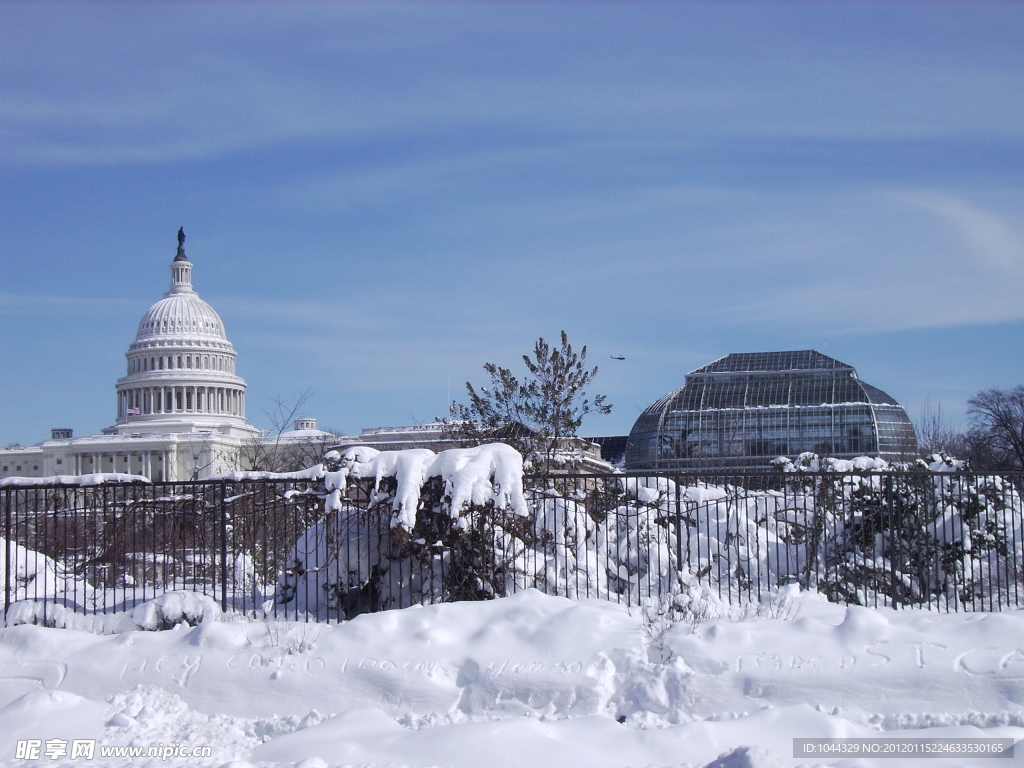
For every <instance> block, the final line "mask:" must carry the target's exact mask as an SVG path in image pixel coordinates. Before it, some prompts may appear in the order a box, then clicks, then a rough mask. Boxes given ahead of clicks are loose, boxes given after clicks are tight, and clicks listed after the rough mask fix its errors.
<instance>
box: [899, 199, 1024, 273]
mask: <svg viewBox="0 0 1024 768" xmlns="http://www.w3.org/2000/svg"><path fill="white" fill-rule="evenodd" d="M899 198H900V199H902V200H904V201H906V202H907V203H909V204H911V205H914V206H916V207H918V208H920V209H921V210H924V211H929V212H930V213H934V214H936V215H938V216H940V217H942V218H943V219H945V220H946V221H947V222H949V223H950V224H952V225H953V227H954V229H955V230H957V232H958V233H959V234H960V236H961V238H962V239H963V241H964V243H965V244H966V245H967V246H968V247H969V248H970V249H971V251H973V253H974V254H976V255H977V256H979V257H981V258H982V259H983V260H984V261H986V262H988V263H989V264H991V265H992V266H995V267H1000V268H1002V269H1005V270H1007V271H1008V272H1011V273H1019V272H1021V270H1022V269H1024V234H1022V232H1021V231H1020V229H1018V228H1016V227H1013V226H1011V224H1010V223H1009V222H1008V221H1007V219H1006V217H1005V216H1003V215H1000V214H998V213H995V212H993V211H990V210H986V209H984V208H981V207H979V206H977V205H975V204H973V203H971V202H970V201H968V200H965V199H963V198H960V197H954V196H951V195H948V194H943V193H941V192H933V191H916V192H904V193H902V194H900V195H899Z"/></svg>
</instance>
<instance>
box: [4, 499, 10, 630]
mask: <svg viewBox="0 0 1024 768" xmlns="http://www.w3.org/2000/svg"><path fill="white" fill-rule="evenodd" d="M3 494H4V626H5V627H6V626H7V612H8V611H9V610H10V607H11V494H10V492H9V491H6V490H5V491H3Z"/></svg>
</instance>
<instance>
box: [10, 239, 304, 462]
mask: <svg viewBox="0 0 1024 768" xmlns="http://www.w3.org/2000/svg"><path fill="white" fill-rule="evenodd" d="M184 241H185V235H184V232H182V231H179V232H178V250H177V254H176V255H175V257H174V260H173V261H172V262H171V285H170V289H169V290H168V291H167V293H165V294H164V297H163V298H162V299H160V301H158V302H156V303H155V304H154V305H153V306H152V307H150V308H149V310H148V311H147V312H146V314H145V315H143V316H142V320H141V321H140V322H139V327H138V331H137V332H136V334H135V340H134V341H133V342H132V343H131V345H130V346H129V347H128V352H127V355H126V357H127V371H126V373H125V376H123V377H122V378H120V379H118V381H117V420H116V422H115V424H114V426H111V427H108V428H106V429H104V430H103V434H102V435H94V436H89V437H73V435H72V431H71V430H70V429H55V430H53V431H52V433H51V439H50V440H47V441H45V442H43V443H42V444H41V445H36V446H29V447H18V448H4V449H0V477H10V476H20V477H46V476H52V475H79V474H91V473H95V472H119V473H126V474H135V475H145V476H146V477H149V478H150V479H152V480H156V481H161V480H168V481H174V480H189V479H193V478H203V477H208V476H210V475H213V474H218V473H221V472H229V471H233V470H236V469H239V468H243V467H244V465H245V464H246V456H245V453H246V452H245V451H244V450H243V449H244V448H245V446H247V445H252V444H253V442H254V441H257V440H259V439H260V432H259V430H257V429H256V428H255V427H253V426H252V425H250V424H248V423H247V422H246V420H245V379H243V378H242V377H240V376H238V375H237V374H236V372H235V359H236V353H235V349H234V347H233V346H232V345H231V342H230V341H229V340H228V337H227V334H226V333H225V330H224V323H223V321H222V320H221V319H220V316H219V315H218V314H217V312H216V311H215V310H214V309H213V307H211V306H210V305H209V304H207V303H206V302H205V301H203V300H202V299H201V298H199V294H197V293H196V292H195V289H194V288H193V287H192V263H191V262H190V261H189V260H188V258H187V257H186V255H185V245H184ZM300 426H305V427H307V428H309V429H310V431H309V433H308V434H310V435H312V434H314V432H317V431H316V429H315V422H314V421H312V420H302V423H301V424H300Z"/></svg>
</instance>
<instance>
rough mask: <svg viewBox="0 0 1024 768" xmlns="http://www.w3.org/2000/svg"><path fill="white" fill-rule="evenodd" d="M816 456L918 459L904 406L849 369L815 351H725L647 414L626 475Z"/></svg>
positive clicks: (634, 438)
mask: <svg viewBox="0 0 1024 768" xmlns="http://www.w3.org/2000/svg"><path fill="white" fill-rule="evenodd" d="M805 451H811V452H814V453H817V454H819V455H827V456H836V457H839V458H854V457H856V456H880V457H882V458H883V459H887V460H893V461H900V460H910V459H913V458H916V456H917V438H916V435H915V433H914V427H913V425H912V424H911V422H910V419H909V418H907V414H906V411H904V410H903V406H901V405H900V404H899V403H897V402H896V401H895V400H893V399H892V398H891V397H889V395H887V394H885V392H883V391H882V390H880V389H878V388H877V387H873V386H871V385H870V384H867V383H865V382H863V381H861V380H860V378H858V376H857V371H856V370H854V369H853V367H851V366H849V365H847V364H846V363H841V362H839V361H838V360H835V359H834V358H831V357H828V356H826V355H823V354H821V353H820V352H815V351H814V350H801V351H797V352H749V353H741V354H732V355H726V356H725V357H723V358H720V359H718V360H715V361H714V362H712V363H708V364H707V365H705V366H704V367H702V368H698V369H697V370H695V371H692V372H691V373H689V374H688V375H687V376H686V383H685V384H684V385H683V386H682V387H680V388H679V389H677V390H676V391H675V392H672V393H670V394H668V395H665V397H663V398H661V399H660V400H658V401H657V402H655V403H654V404H653V405H651V406H650V407H649V408H647V410H645V411H644V412H643V413H642V414H641V415H640V417H639V418H638V419H637V420H636V423H635V424H634V425H633V429H632V430H631V431H630V433H629V440H628V442H627V444H626V469H628V470H672V469H713V468H719V467H721V468H726V467H737V468H740V467H767V466H769V464H770V462H771V460H772V459H774V458H776V457H778V456H788V457H790V458H795V457H796V456H797V455H798V454H800V453H803V452H805Z"/></svg>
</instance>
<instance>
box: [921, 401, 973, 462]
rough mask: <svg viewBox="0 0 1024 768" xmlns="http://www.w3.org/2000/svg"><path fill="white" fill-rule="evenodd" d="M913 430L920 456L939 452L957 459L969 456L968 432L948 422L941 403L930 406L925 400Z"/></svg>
mask: <svg viewBox="0 0 1024 768" xmlns="http://www.w3.org/2000/svg"><path fill="white" fill-rule="evenodd" d="M914 430H915V431H916V432H917V444H918V448H919V449H920V451H921V455H922V456H931V455H932V454H935V453H940V454H945V455H946V456H952V457H955V458H958V459H968V458H970V453H971V446H970V442H971V441H970V438H969V436H968V434H967V433H966V432H964V431H963V430H960V429H957V428H956V427H954V426H953V425H952V424H950V423H949V421H948V420H947V419H946V417H945V414H944V413H943V412H942V403H936V404H935V405H934V406H932V404H931V402H930V401H927V400H926V401H925V403H924V405H923V406H921V415H920V418H918V420H917V423H916V424H915V425H914Z"/></svg>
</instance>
